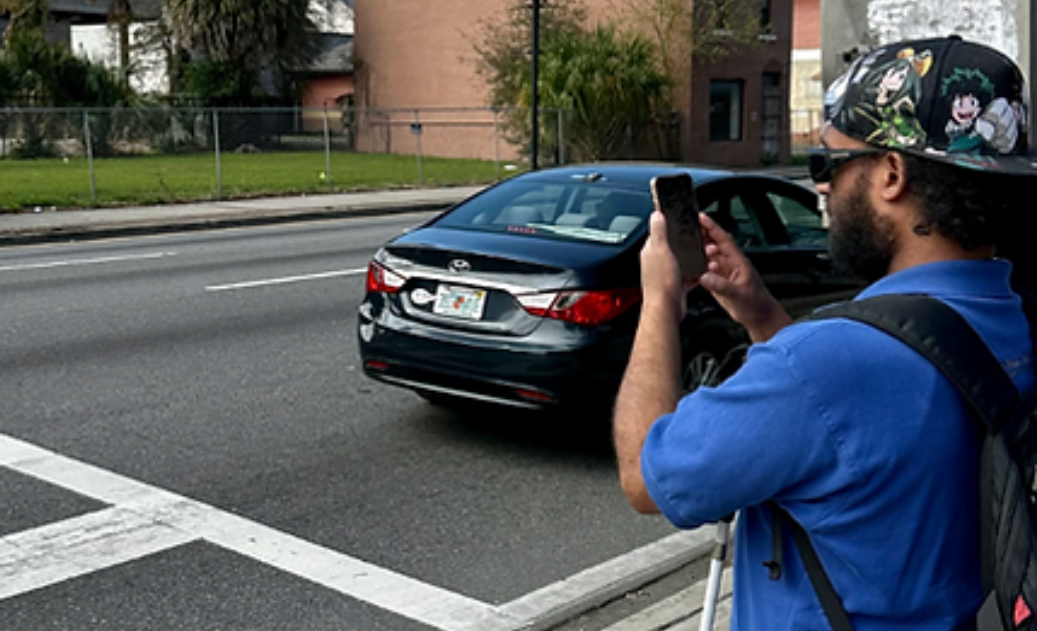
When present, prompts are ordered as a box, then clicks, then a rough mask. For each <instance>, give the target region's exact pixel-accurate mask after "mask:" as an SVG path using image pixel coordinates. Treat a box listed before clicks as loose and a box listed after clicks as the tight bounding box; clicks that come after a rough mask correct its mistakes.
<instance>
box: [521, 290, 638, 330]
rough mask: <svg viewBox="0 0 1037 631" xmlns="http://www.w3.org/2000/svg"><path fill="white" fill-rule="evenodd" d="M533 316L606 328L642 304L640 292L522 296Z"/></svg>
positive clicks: (526, 307) (523, 305)
mask: <svg viewBox="0 0 1037 631" xmlns="http://www.w3.org/2000/svg"><path fill="white" fill-rule="evenodd" d="M518 300H519V303H520V304H522V307H523V308H524V309H525V310H526V311H527V312H529V313H531V314H533V315H535V316H540V317H544V318H554V319H556V320H563V321H565V322H572V323H574V324H582V325H584V326H594V325H597V324H603V323H605V322H608V321H609V320H611V319H613V318H615V317H616V316H618V315H619V314H621V313H623V312H624V311H626V310H627V309H629V308H630V307H632V306H634V305H635V304H637V303H638V301H640V300H641V290H640V289H639V288H636V287H634V288H627V289H608V290H603V291H562V292H558V293H553V294H535V295H532V296H519V299H518Z"/></svg>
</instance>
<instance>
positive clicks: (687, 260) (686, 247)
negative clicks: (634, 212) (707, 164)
mask: <svg viewBox="0 0 1037 631" xmlns="http://www.w3.org/2000/svg"><path fill="white" fill-rule="evenodd" d="M652 199H653V200H654V202H655V207H656V208H658V209H659V211H660V212H662V214H663V215H665V216H666V236H667V237H668V240H669V242H670V249H671V250H673V253H674V255H675V256H676V257H677V262H678V263H679V264H680V268H681V276H682V277H683V278H698V277H699V276H701V275H702V274H704V273H705V272H706V250H705V247H704V246H703V243H702V229H701V227H700V226H699V207H698V203H697V202H696V201H695V188H694V182H692V180H691V176H690V175H688V174H686V173H680V174H674V175H660V176H658V177H656V178H653V179H652Z"/></svg>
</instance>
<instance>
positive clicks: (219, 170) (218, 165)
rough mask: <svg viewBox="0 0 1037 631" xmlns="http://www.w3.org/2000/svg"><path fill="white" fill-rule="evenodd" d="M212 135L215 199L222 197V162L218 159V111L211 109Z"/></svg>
mask: <svg viewBox="0 0 1037 631" xmlns="http://www.w3.org/2000/svg"><path fill="white" fill-rule="evenodd" d="M212 137H213V141H214V142H215V143H216V199H223V164H222V161H221V159H220V111H219V110H218V109H216V108H213V110H212Z"/></svg>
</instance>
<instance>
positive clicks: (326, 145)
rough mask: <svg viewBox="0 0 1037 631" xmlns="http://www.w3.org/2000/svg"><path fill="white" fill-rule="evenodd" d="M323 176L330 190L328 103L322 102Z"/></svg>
mask: <svg viewBox="0 0 1037 631" xmlns="http://www.w3.org/2000/svg"><path fill="white" fill-rule="evenodd" d="M324 177H325V179H326V180H327V182H328V190H329V191H330V190H332V184H331V130H330V128H329V127H328V104H327V103H324Z"/></svg>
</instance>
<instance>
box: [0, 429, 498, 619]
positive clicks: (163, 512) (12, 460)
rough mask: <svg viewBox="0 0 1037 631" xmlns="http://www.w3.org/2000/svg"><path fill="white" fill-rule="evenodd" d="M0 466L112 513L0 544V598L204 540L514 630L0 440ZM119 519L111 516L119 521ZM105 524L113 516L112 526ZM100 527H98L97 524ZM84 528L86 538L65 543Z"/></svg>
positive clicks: (467, 603)
mask: <svg viewBox="0 0 1037 631" xmlns="http://www.w3.org/2000/svg"><path fill="white" fill-rule="evenodd" d="M0 465H2V466H6V467H8V468H10V469H13V470H14V471H17V472H20V473H23V474H26V475H31V476H33V477H36V478H39V479H41V480H43V481H45V482H49V483H51V484H56V485H58V486H61V487H64V488H66V489H69V490H71V491H74V492H76V493H79V494H81V495H85V496H87V497H92V498H94V499H97V500H100V501H102V502H107V503H112V504H116V506H115V507H114V508H112V509H108V510H105V511H100V512H98V513H93V514H89V515H85V516H83V517H78V518H75V519H71V520H67V522H59V523H58V524H54V525H51V526H48V527H44V528H43V529H37V530H35V531H28V532H26V533H16V534H14V535H9V536H7V537H4V538H3V539H0V551H2V555H3V556H2V557H0V579H4V578H6V577H7V576H8V575H15V576H21V575H22V573H24V577H23V578H22V579H20V580H19V581H17V582H14V581H12V582H11V585H10V586H8V585H6V583H7V581H6V580H3V581H2V582H3V583H5V585H4V588H3V592H2V595H0V598H9V597H11V596H15V595H17V594H20V593H24V592H25V591H28V590H30V589H39V588H41V587H45V586H46V585H49V584H53V583H55V582H58V581H61V580H66V579H69V578H72V577H74V576H78V575H81V574H83V573H86V572H90V571H95V570H98V569H102V567H106V566H107V565H111V564H114V563H106V561H107V559H105V558H104V557H105V554H102V551H106V550H109V549H110V548H111V547H113V546H114V547H119V548H120V549H119V554H118V555H116V557H117V558H115V559H112V560H113V561H114V562H117V563H123V562H126V561H130V560H133V559H137V558H141V557H144V556H146V555H148V554H152V553H154V552H157V551H159V550H160V549H165V548H168V547H170V546H171V545H178V544H181V543H185V542H187V541H192V540H198V539H200V540H204V541H208V542H210V543H213V544H215V545H219V546H222V547H224V548H226V549H228V550H231V551H233V552H236V553H238V554H242V555H245V556H248V557H250V558H253V559H256V560H258V561H261V562H263V563H267V564H269V565H273V566H274V567H277V568H279V569H282V570H284V571H286V572H290V573H292V574H295V575H296V576H299V577H302V578H305V579H308V580H310V581H313V582H314V583H317V584H319V585H323V586H325V587H327V588H329V589H333V590H336V591H338V592H341V593H343V594H345V595H347V596H350V597H352V598H357V599H359V600H363V601H365V602H368V603H371V604H373V605H375V606H378V607H380V608H382V609H385V610H388V611H390V612H392V613H395V614H397V615H401V616H405V617H408V618H411V619H413V620H416V621H418V622H421V623H423V624H426V625H428V626H431V627H433V628H436V629H442V630H444V631H481V630H483V629H486V630H488V631H492V630H494V629H500V630H504V629H512V628H517V627H516V625H515V624H514V621H504V620H501V619H500V616H499V614H498V613H497V612H496V610H495V608H494V607H493V606H492V605H488V604H486V603H483V602H480V601H478V600H475V599H472V598H468V597H466V596H463V595H461V594H457V593H455V592H451V591H448V590H445V589H441V588H439V587H436V586H434V585H429V584H427V583H422V582H420V581H418V580H415V579H413V578H410V577H408V576H404V575H402V574H399V573H397V572H393V571H391V570H387V569H384V568H381V567H378V566H375V565H372V564H370V563H366V562H364V561H361V560H359V559H355V558H352V557H350V556H347V555H345V554H342V553H339V552H336V551H334V550H329V549H327V548H323V547H320V546H318V545H316V544H313V543H310V542H307V541H304V540H302V539H300V538H298V537H295V536H292V535H289V534H287V533H283V532H279V531H277V530H274V529H273V528H269V527H267V526H263V525H262V524H257V523H255V522H252V521H249V520H247V519H244V518H242V517H238V516H236V515H232V514H230V513H226V512H224V511H221V510H219V509H217V508H214V507H212V506H208V505H206V504H203V503H201V502H196V501H194V500H191V499H188V498H185V497H181V496H177V495H176V494H174V493H170V492H168V491H164V490H162V489H158V488H155V487H150V486H148V485H146V484H143V483H141V482H137V481H135V480H131V479H128V478H124V477H122V476H120V475H118V474H115V473H112V472H109V471H104V470H102V469H99V468H98V467H94V466H92V465H89V464H86V463H82V462H79V461H76V460H73V459H71V458H67V457H65V456H61V455H59V454H57V453H54V452H51V451H48V450H46V449H42V448H40V447H36V446H34V445H31V444H29V443H26V442H24V441H20V440H18V439H15V438H12V437H9V436H5V435H3V434H0ZM124 514H125V515H126V516H125V517H121V515H124ZM114 515H120V517H119V518H117V519H113V516H114ZM105 522H111V523H107V525H106V526H102V525H101V524H104V523H105ZM84 525H88V526H90V528H89V530H90V531H91V532H93V533H96V536H89V535H84V536H82V537H81V539H83V543H82V544H81V545H78V546H77V545H73V546H72V547H71V548H66V547H64V546H63V545H62V541H63V540H64V541H68V540H72V541H75V539H76V535H74V534H70V533H75V532H79V531H80V530H81V528H82V527H83V526H84Z"/></svg>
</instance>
